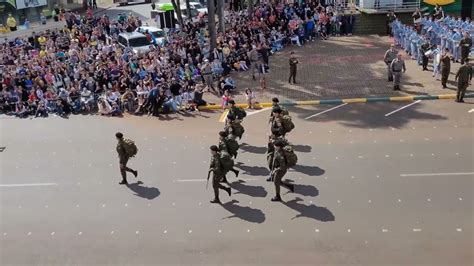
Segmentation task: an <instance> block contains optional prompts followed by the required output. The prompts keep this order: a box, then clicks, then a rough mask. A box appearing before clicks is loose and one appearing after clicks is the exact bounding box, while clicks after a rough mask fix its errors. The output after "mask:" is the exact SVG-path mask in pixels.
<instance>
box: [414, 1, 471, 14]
mask: <svg viewBox="0 0 474 266" xmlns="http://www.w3.org/2000/svg"><path fill="white" fill-rule="evenodd" d="M436 4H438V5H440V6H441V7H443V10H444V12H445V13H450V14H455V15H457V16H459V15H460V14H461V7H462V0H423V1H422V2H421V5H420V6H421V7H422V8H423V7H428V8H429V9H430V11H432V10H433V8H434V6H435V5H436Z"/></svg>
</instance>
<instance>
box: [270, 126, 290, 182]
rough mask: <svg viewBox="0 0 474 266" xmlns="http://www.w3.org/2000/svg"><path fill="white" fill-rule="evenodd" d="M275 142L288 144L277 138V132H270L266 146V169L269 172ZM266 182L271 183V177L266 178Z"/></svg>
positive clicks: (279, 137) (284, 140)
mask: <svg viewBox="0 0 474 266" xmlns="http://www.w3.org/2000/svg"><path fill="white" fill-rule="evenodd" d="M276 141H283V143H285V145H287V144H288V141H287V140H286V139H285V138H284V137H282V136H278V131H274V132H272V134H271V135H270V137H269V138H268V144H267V163H268V169H269V170H270V171H271V170H272V165H273V155H274V154H275V142H276ZM267 181H268V182H271V181H273V179H272V175H270V176H269V177H268V178H267Z"/></svg>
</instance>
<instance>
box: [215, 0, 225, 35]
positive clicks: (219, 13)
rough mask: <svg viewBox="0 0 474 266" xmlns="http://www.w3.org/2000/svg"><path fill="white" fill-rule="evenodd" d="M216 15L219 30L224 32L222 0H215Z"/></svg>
mask: <svg viewBox="0 0 474 266" xmlns="http://www.w3.org/2000/svg"><path fill="white" fill-rule="evenodd" d="M217 17H218V18H219V31H220V32H221V33H224V32H225V18H224V0H217Z"/></svg>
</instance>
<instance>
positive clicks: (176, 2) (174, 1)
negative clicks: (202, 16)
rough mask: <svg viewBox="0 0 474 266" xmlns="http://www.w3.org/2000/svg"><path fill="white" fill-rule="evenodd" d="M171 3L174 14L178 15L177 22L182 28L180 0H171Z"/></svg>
mask: <svg viewBox="0 0 474 266" xmlns="http://www.w3.org/2000/svg"><path fill="white" fill-rule="evenodd" d="M171 4H172V5H173V8H174V12H176V16H177V17H178V23H179V26H181V28H183V26H184V23H183V14H181V8H180V7H181V2H180V0H171Z"/></svg>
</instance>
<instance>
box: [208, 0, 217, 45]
mask: <svg viewBox="0 0 474 266" xmlns="http://www.w3.org/2000/svg"><path fill="white" fill-rule="evenodd" d="M215 9H216V7H215V4H214V1H213V0H208V1H207V23H208V27H209V39H210V40H211V47H210V48H211V52H212V51H213V50H214V48H216V38H217V36H216V15H215Z"/></svg>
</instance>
